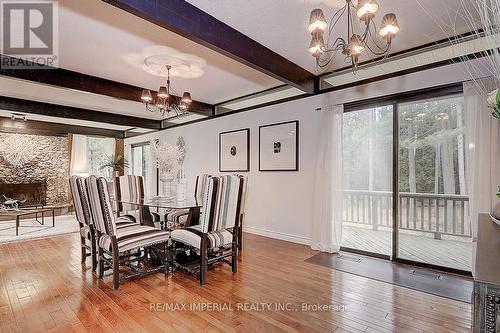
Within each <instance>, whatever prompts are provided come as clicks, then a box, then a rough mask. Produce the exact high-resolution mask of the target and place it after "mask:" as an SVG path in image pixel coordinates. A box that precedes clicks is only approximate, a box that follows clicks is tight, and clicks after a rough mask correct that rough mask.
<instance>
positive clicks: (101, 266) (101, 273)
mask: <svg viewBox="0 0 500 333" xmlns="http://www.w3.org/2000/svg"><path fill="white" fill-rule="evenodd" d="M97 253H98V256H97V257H98V259H99V261H98V264H99V279H102V278H103V276H104V260H103V257H104V252H103V251H102V249H101V247H100V246H97Z"/></svg>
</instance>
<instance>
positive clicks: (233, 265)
mask: <svg viewBox="0 0 500 333" xmlns="http://www.w3.org/2000/svg"><path fill="white" fill-rule="evenodd" d="M238 246H239V242H237V241H236V240H233V249H232V252H233V253H232V256H231V268H232V270H233V273H236V272H237V271H238Z"/></svg>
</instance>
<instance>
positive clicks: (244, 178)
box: [235, 174, 248, 227]
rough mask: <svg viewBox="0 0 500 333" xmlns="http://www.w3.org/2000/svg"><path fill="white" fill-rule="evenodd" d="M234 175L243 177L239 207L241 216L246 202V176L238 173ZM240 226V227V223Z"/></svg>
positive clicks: (243, 213)
mask: <svg viewBox="0 0 500 333" xmlns="http://www.w3.org/2000/svg"><path fill="white" fill-rule="evenodd" d="M235 176H238V177H240V178H241V179H243V185H242V193H241V207H240V216H242V217H243V216H244V215H245V210H246V204H247V194H248V176H243V175H238V174H236V175H235ZM240 227H241V225H240Z"/></svg>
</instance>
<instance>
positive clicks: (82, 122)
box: [0, 110, 151, 133]
mask: <svg viewBox="0 0 500 333" xmlns="http://www.w3.org/2000/svg"><path fill="white" fill-rule="evenodd" d="M16 113H18V112H16ZM11 115H12V111H8V110H0V117H2V118H10V117H11ZM26 117H27V121H28V122H29V121H43V122H49V123H59V124H66V125H74V126H85V127H94V128H104V129H110V130H115V131H130V132H134V133H147V132H150V131H151V129H147V128H131V127H130V126H121V125H114V124H105V123H102V122H99V121H87V120H79V119H69V118H59V117H50V116H43V115H38V114H26ZM16 121H19V122H22V120H16Z"/></svg>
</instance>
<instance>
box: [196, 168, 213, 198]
mask: <svg viewBox="0 0 500 333" xmlns="http://www.w3.org/2000/svg"><path fill="white" fill-rule="evenodd" d="M209 178H210V175H208V174H202V175H199V176H197V177H196V185H195V187H194V197H195V198H196V201H198V202H202V200H203V194H204V193H205V190H206V188H207V185H208V179H209Z"/></svg>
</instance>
